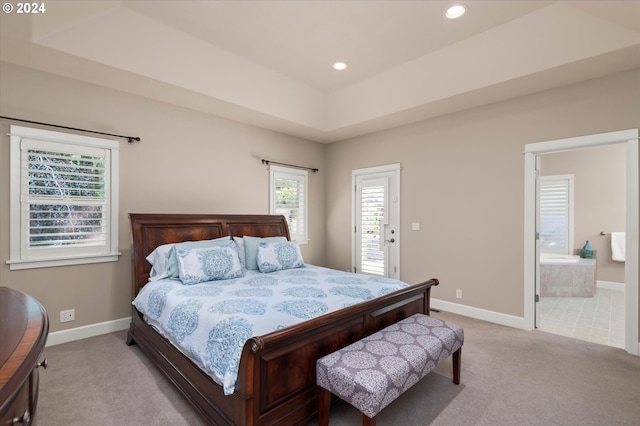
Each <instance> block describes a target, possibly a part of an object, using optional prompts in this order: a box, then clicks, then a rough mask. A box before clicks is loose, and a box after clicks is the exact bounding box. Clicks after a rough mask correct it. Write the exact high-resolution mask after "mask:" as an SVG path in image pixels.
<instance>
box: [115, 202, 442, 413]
mask: <svg viewBox="0 0 640 426" xmlns="http://www.w3.org/2000/svg"><path fill="white" fill-rule="evenodd" d="M130 220H131V227H132V239H133V240H132V244H133V245H132V257H133V297H134V298H135V297H136V295H138V294H139V293H140V292H141V290H142V289H143V287H144V286H145V285H147V283H149V277H150V273H151V265H150V264H149V262H148V261H147V260H146V258H147V256H149V255H150V254H151V253H152V252H153V251H154V250H155V249H156V248H157V247H159V246H162V245H164V244H169V243H179V242H184V241H200V240H212V239H218V238H222V237H225V236H231V237H233V236H236V237H242V236H254V237H277V236H280V237H285V238H286V239H287V240H289V239H290V235H289V230H288V227H287V223H286V220H285V218H284V217H283V216H276V215H208V214H131V215H130ZM434 285H438V280H437V279H430V280H428V281H425V282H423V283H420V284H415V285H410V286H407V287H404V288H401V289H399V290H395V291H392V292H389V293H387V294H384V295H383V296H380V297H376V298H373V299H370V300H366V301H363V302H361V303H357V304H355V305H351V306H347V307H345V308H342V309H340V310H337V311H334V312H330V313H327V314H324V315H320V316H317V317H315V318H312V319H309V320H306V321H303V322H300V323H297V324H294V325H291V326H287V327H285V328H282V329H279V330H276V331H273V332H270V333H267V334H264V335H256V336H252V337H250V338H249V339H247V340H246V342H245V343H244V345H243V346H242V350H241V357H240V363H239V367H238V369H237V379H236V381H235V388H234V391H233V393H231V394H230V395H227V394H225V391H224V389H223V386H221V385H219V384H218V383H216V382H215V381H214V380H213V379H212V378H211V377H210V376H209V375H208V374H206V373H205V372H204V371H203V370H202V369H201V368H200V367H199V366H198V365H197V364H196V363H195V362H193V361H191V360H190V359H189V358H188V357H187V356H185V355H184V354H183V352H182V351H181V350H179V349H177V348H176V347H175V346H174V345H172V344H171V343H170V342H169V340H167V339H166V338H165V337H163V336H162V335H161V334H160V333H159V332H158V331H156V329H155V328H154V327H152V326H150V325H149V324H148V323H147V321H146V320H145V318H144V316H143V315H142V314H141V312H139V311H138V310H137V309H136V308H135V306H133V305H132V318H131V326H130V329H129V332H128V335H127V344H128V345H131V344H134V343H135V344H137V345H138V347H139V348H140V349H141V351H142V352H143V353H144V354H145V355H146V356H147V357H148V358H149V360H150V361H151V363H153V364H155V365H156V366H157V367H158V368H159V369H160V370H161V371H162V372H163V373H164V374H165V375H166V376H167V377H168V378H169V379H170V380H171V381H172V382H173V383H174V385H175V386H176V388H177V389H178V390H179V391H180V392H181V393H182V394H183V395H184V396H185V398H186V399H187V400H188V401H190V402H191V404H192V405H193V406H194V407H195V408H196V409H197V410H198V411H199V412H200V413H201V414H202V416H203V417H204V418H205V419H206V420H207V421H208V422H209V423H211V424H217V425H232V424H235V425H267V424H268V425H275V424H277V425H292V424H306V423H307V422H308V421H309V420H310V419H311V418H313V416H314V415H315V414H316V413H317V389H316V384H315V364H316V360H317V359H318V358H320V357H322V356H324V355H326V354H329V353H331V352H334V351H336V350H337V349H340V348H342V347H344V346H347V345H348V344H350V343H352V342H354V341H356V340H359V339H361V338H362V337H365V336H367V335H369V334H372V333H373V332H375V331H378V330H380V329H382V328H384V327H386V326H388V325H390V324H392V323H394V322H397V321H399V320H401V319H404V318H406V317H408V316H411V315H413V314H415V313H418V312H419V313H426V314H428V313H429V300H430V290H431V287H432V286H434Z"/></svg>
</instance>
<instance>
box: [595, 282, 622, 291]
mask: <svg viewBox="0 0 640 426" xmlns="http://www.w3.org/2000/svg"><path fill="white" fill-rule="evenodd" d="M596 287H598V288H604V289H607V290H618V291H624V287H625V284H624V283H616V282H613V281H601V280H597V281H596Z"/></svg>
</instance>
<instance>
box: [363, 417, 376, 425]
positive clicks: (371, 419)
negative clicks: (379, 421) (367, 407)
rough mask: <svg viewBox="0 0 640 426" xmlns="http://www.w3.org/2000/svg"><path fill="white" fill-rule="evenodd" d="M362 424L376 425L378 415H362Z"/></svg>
mask: <svg viewBox="0 0 640 426" xmlns="http://www.w3.org/2000/svg"><path fill="white" fill-rule="evenodd" d="M362 426H376V416H373V417H367V415H366V414H363V415H362Z"/></svg>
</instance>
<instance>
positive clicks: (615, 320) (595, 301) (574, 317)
mask: <svg viewBox="0 0 640 426" xmlns="http://www.w3.org/2000/svg"><path fill="white" fill-rule="evenodd" d="M538 316H539V318H540V320H539V321H538V329H539V330H542V331H546V332H549V333H554V334H560V335H562V336H568V337H573V338H576V339H581V340H587V341H589V342H593V343H599V344H603V345H608V346H613V347H616V348H624V328H625V324H624V291H620V290H610V289H603V288H597V289H596V294H595V296H594V297H541V298H540V302H539V303H538Z"/></svg>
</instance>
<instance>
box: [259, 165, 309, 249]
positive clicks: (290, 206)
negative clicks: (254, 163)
mask: <svg viewBox="0 0 640 426" xmlns="http://www.w3.org/2000/svg"><path fill="white" fill-rule="evenodd" d="M269 175H270V183H271V185H270V186H271V197H270V198H271V206H270V213H271V214H281V215H283V216H284V217H285V218H286V219H287V225H288V226H289V233H290V234H291V239H292V240H294V241H297V242H298V243H300V244H304V243H306V242H307V241H308V229H307V228H308V225H307V223H308V218H307V202H308V201H307V199H308V197H307V186H308V185H307V180H308V179H307V178H308V172H307V171H306V170H298V169H292V168H288V167H279V166H273V165H271V166H269Z"/></svg>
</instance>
